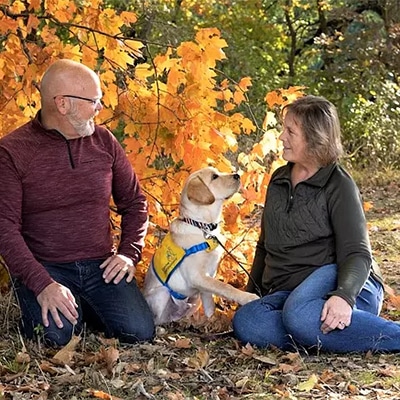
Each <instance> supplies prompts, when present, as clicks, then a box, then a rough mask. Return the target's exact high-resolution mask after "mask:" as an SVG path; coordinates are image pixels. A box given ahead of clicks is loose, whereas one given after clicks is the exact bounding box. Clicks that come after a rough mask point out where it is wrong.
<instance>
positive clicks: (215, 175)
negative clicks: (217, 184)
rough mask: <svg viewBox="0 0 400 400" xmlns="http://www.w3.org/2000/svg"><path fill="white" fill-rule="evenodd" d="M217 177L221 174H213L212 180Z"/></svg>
mask: <svg viewBox="0 0 400 400" xmlns="http://www.w3.org/2000/svg"><path fill="white" fill-rule="evenodd" d="M217 178H219V175H217V174H213V175H212V177H211V180H215V179H217Z"/></svg>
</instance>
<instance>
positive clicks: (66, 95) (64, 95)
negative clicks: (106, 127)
mask: <svg viewBox="0 0 400 400" xmlns="http://www.w3.org/2000/svg"><path fill="white" fill-rule="evenodd" d="M59 96H61V97H69V98H71V99H79V100H85V101H88V102H89V103H92V105H94V106H95V105H97V104H99V103H100V102H101V100H100V99H88V98H87V97H81V96H74V95H72V94H60V95H59ZM56 97H57V96H54V98H56Z"/></svg>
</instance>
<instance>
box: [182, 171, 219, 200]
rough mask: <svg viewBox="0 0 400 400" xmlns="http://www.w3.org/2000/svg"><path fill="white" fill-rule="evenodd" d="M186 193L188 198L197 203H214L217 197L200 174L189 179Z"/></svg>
mask: <svg viewBox="0 0 400 400" xmlns="http://www.w3.org/2000/svg"><path fill="white" fill-rule="evenodd" d="M186 193H187V197H188V199H189V200H190V201H191V202H192V203H195V204H200V205H204V206H205V205H209V204H212V203H214V201H215V197H214V195H213V194H212V192H211V191H210V189H209V188H208V187H207V185H206V184H205V183H204V182H203V180H202V179H201V178H200V177H198V176H196V177H194V178H193V179H191V180H190V181H189V183H188V186H187V192H186Z"/></svg>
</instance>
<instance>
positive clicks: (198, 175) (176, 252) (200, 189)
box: [143, 167, 258, 325]
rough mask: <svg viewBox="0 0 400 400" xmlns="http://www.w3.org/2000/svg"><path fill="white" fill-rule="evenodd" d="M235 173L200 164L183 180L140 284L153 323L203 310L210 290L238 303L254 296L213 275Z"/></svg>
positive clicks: (209, 307) (209, 306)
mask: <svg viewBox="0 0 400 400" xmlns="http://www.w3.org/2000/svg"><path fill="white" fill-rule="evenodd" d="M239 187H240V178H239V175H238V174H224V173H221V172H219V171H218V170H216V169H215V168H210V167H207V168H204V169H201V170H199V171H197V172H195V173H193V174H191V175H190V176H189V178H188V179H187V181H186V182H185V185H184V188H183V191H182V194H181V200H180V207H179V217H178V218H177V219H175V220H174V221H173V222H172V223H171V227H170V232H169V233H168V234H167V235H166V237H165V238H164V240H163V242H162V245H161V247H160V248H158V249H157V250H156V253H155V254H154V257H153V260H152V264H151V266H150V268H149V269H148V271H147V274H146V278H145V283H144V287H143V293H144V296H145V298H146V300H147V302H148V304H149V306H150V308H151V309H152V311H153V314H154V318H155V323H156V325H160V324H164V323H168V322H172V321H177V320H179V319H181V318H183V317H185V316H187V315H190V314H191V313H193V312H194V311H196V309H197V308H198V306H199V305H200V299H201V301H202V303H203V308H204V313H205V315H206V316H207V317H211V316H212V315H213V313H214V311H215V304H214V299H213V294H216V295H218V296H221V297H225V298H227V299H230V300H233V301H236V302H238V303H239V304H241V305H243V304H246V303H248V302H250V301H252V300H255V299H258V296H257V295H255V294H253V293H248V292H245V291H242V290H239V289H236V288H234V287H233V286H231V285H229V284H226V283H224V282H221V281H219V280H217V279H215V275H216V273H217V268H218V263H219V261H220V258H221V255H222V253H223V248H222V246H221V245H220V243H224V240H223V237H221V234H220V229H219V222H220V218H221V211H222V205H223V203H224V201H225V200H226V199H228V198H230V197H231V196H232V195H233V194H234V193H236V192H237V191H238V189H239Z"/></svg>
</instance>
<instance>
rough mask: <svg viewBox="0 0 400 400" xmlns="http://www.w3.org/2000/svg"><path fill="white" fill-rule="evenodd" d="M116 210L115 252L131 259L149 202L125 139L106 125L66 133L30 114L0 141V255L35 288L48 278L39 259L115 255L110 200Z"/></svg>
mask: <svg viewBox="0 0 400 400" xmlns="http://www.w3.org/2000/svg"><path fill="white" fill-rule="evenodd" d="M111 198H112V199H113V201H114V203H115V205H116V207H117V212H118V213H119V214H121V216H122V219H121V232H122V233H121V240H120V243H119V247H118V253H120V254H123V255H126V256H128V257H130V258H131V259H132V260H133V262H134V263H135V264H136V263H137V262H138V261H139V260H140V257H141V250H142V248H143V245H144V236H145V234H146V231H147V223H148V217H147V202H146V197H145V195H144V194H143V193H142V191H141V188H140V184H139V181H138V178H137V176H136V174H135V172H134V171H133V169H132V166H131V164H130V162H129V160H128V159H127V157H126V154H125V152H124V150H123V148H122V146H121V145H120V144H119V143H118V141H117V140H116V139H115V137H114V136H113V135H112V134H111V132H109V131H108V130H107V129H105V128H104V127H100V126H96V127H95V132H94V133H93V135H91V136H87V137H81V138H77V139H71V140H67V139H66V138H65V137H64V136H63V135H62V134H61V133H60V132H58V131H56V130H47V129H45V128H44V127H43V126H42V125H41V123H40V112H39V113H38V115H37V116H36V118H35V119H33V120H32V121H30V122H28V123H27V124H25V125H23V126H21V127H20V128H18V129H16V130H15V131H13V132H12V133H10V134H8V135H7V136H5V137H4V138H2V139H1V140H0V255H2V257H3V258H4V260H5V262H6V264H7V266H8V268H9V270H10V273H11V275H12V276H13V277H15V278H18V279H20V280H22V282H23V283H24V284H25V285H26V286H27V287H28V288H30V289H31V290H32V291H33V292H34V293H35V294H36V295H38V294H39V293H40V292H41V291H42V290H43V289H44V288H45V287H46V286H47V285H49V284H50V283H52V282H53V280H52V278H51V277H50V275H49V274H48V273H47V271H46V270H45V268H44V267H43V266H42V265H41V262H43V261H47V262H73V261H77V260H83V259H86V260H87V259H99V258H105V257H108V256H110V255H111V254H112V247H113V238H112V230H111V225H110V200H111Z"/></svg>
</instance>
